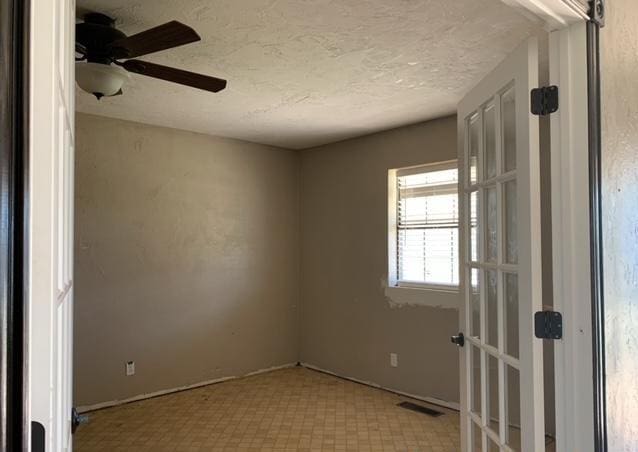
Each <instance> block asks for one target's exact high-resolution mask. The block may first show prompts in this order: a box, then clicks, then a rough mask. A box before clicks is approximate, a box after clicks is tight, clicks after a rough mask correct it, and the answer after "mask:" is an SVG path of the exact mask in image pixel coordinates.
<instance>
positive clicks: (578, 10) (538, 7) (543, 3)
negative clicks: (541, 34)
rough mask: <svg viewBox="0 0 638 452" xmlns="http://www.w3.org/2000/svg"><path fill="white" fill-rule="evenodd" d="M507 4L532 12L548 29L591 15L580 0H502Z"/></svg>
mask: <svg viewBox="0 0 638 452" xmlns="http://www.w3.org/2000/svg"><path fill="white" fill-rule="evenodd" d="M502 1H503V2H504V3H506V4H507V5H510V6H513V7H515V8H518V9H520V10H522V11H525V12H528V13H531V15H533V16H534V17H537V18H539V19H540V20H541V21H542V22H544V23H545V26H546V28H547V29H548V30H550V31H552V30H558V29H561V28H564V27H567V26H569V25H571V24H574V23H578V22H582V21H583V20H586V19H587V18H588V17H589V11H588V7H587V6H586V5H585V4H583V3H582V2H581V1H579V0H502Z"/></svg>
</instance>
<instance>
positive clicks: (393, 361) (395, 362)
mask: <svg viewBox="0 0 638 452" xmlns="http://www.w3.org/2000/svg"><path fill="white" fill-rule="evenodd" d="M390 365H391V366H392V367H399V355H397V354H396V353H390Z"/></svg>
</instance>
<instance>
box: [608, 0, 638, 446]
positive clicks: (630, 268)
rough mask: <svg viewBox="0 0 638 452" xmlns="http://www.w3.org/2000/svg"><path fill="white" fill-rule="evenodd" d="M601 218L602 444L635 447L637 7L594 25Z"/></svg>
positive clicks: (624, 6) (614, 1) (627, 1)
mask: <svg viewBox="0 0 638 452" xmlns="http://www.w3.org/2000/svg"><path fill="white" fill-rule="evenodd" d="M601 64H602V74H601V75H602V122H603V136H602V138H603V148H602V183H603V193H602V217H603V225H602V229H603V259H604V261H603V274H604V286H605V288H604V290H605V292H604V303H605V334H606V338H605V339H606V352H607V353H606V366H607V369H606V375H607V415H608V423H607V428H608V433H609V450H610V451H614V452H629V451H636V450H638V422H636V417H637V416H638V385H637V384H636V375H638V296H637V295H636V294H637V293H638V78H637V75H638V8H637V7H636V3H635V1H634V0H611V1H608V2H607V18H606V25H605V28H603V29H602V31H601Z"/></svg>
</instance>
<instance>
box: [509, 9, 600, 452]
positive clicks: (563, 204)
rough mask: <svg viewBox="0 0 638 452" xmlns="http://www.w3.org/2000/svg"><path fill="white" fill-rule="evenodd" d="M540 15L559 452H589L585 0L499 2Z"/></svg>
mask: <svg viewBox="0 0 638 452" xmlns="http://www.w3.org/2000/svg"><path fill="white" fill-rule="evenodd" d="M502 1H503V2H504V3H506V4H508V5H510V6H514V7H516V8H519V9H522V10H525V11H526V12H527V13H528V14H530V15H532V16H534V17H536V18H538V20H540V21H541V22H543V23H544V26H545V28H546V30H548V31H549V32H550V39H549V65H550V84H551V85H557V86H558V87H559V103H560V106H559V109H558V111H557V112H556V113H554V114H553V115H552V116H551V119H550V121H551V126H550V127H551V168H552V175H551V185H552V192H551V200H552V241H553V243H552V259H553V283H554V287H553V292H554V310H556V311H559V312H561V313H562V314H563V339H562V340H560V341H556V342H555V348H554V354H555V356H554V362H555V383H556V388H555V406H556V436H557V438H556V441H557V444H556V446H557V449H556V450H557V452H572V451H579V452H593V451H594V444H595V442H594V401H593V399H594V383H593V342H592V311H591V306H592V304H591V287H592V286H591V263H590V252H591V248H590V234H589V233H590V231H589V225H590V204H589V203H590V197H589V196H590V179H589V178H590V174H589V142H588V133H587V131H588V130H589V116H588V87H587V74H588V71H587V64H588V61H587V47H586V22H587V20H589V11H588V10H587V6H586V4H587V3H588V2H587V1H583V0H502Z"/></svg>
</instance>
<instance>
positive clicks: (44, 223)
mask: <svg viewBox="0 0 638 452" xmlns="http://www.w3.org/2000/svg"><path fill="white" fill-rule="evenodd" d="M30 6H31V8H30V10H31V16H30V43H29V44H30V59H29V64H30V68H29V70H30V105H29V109H30V124H29V144H30V148H29V152H30V155H29V173H30V180H29V237H28V242H29V250H28V261H27V265H28V268H29V282H28V284H29V294H28V303H29V317H28V327H27V328H28V329H27V335H28V336H27V337H28V349H27V353H26V356H27V360H28V367H29V368H28V389H27V394H28V402H27V404H28V406H27V411H28V412H27V419H28V421H29V424H28V426H27V428H31V425H32V423H33V422H37V423H39V424H41V425H42V427H44V431H45V438H44V441H45V450H47V451H55V452H62V451H70V450H71V406H72V339H73V338H72V334H71V332H72V329H73V327H72V322H73V304H72V302H73V198H74V196H73V168H74V163H73V160H74V159H73V143H74V134H75V131H74V110H75V100H74V96H75V74H74V69H75V62H74V51H73V49H74V46H73V42H74V40H75V38H74V36H75V1H74V0H47V1H32V2H31V5H30ZM28 441H31V432H30V431H29V434H28ZM31 446H32V445H31V444H30V443H29V444H28V450H32V449H31Z"/></svg>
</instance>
